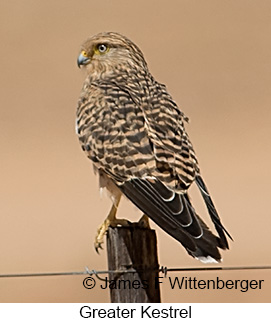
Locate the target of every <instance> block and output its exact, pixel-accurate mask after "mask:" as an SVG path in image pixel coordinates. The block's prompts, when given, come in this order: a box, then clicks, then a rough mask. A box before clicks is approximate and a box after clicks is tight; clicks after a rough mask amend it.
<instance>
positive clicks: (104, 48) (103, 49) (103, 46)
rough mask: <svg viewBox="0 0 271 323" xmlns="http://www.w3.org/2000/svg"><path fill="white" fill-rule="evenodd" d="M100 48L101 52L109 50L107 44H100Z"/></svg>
mask: <svg viewBox="0 0 271 323" xmlns="http://www.w3.org/2000/svg"><path fill="white" fill-rule="evenodd" d="M98 50H99V52H100V53H105V52H106V51H107V46H106V45H105V44H100V45H98Z"/></svg>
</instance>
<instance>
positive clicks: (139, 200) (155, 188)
mask: <svg viewBox="0 0 271 323" xmlns="http://www.w3.org/2000/svg"><path fill="white" fill-rule="evenodd" d="M78 65H79V66H81V65H84V66H85V67H86V70H87V78H86V80H85V82H84V85H83V89H82V93H81V96H80V98H79V102H78V108H77V121H76V123H77V125H76V127H77V133H78V136H79V139H80V142H81V146H82V149H83V150H84V151H85V153H86V154H87V156H88V158H90V159H91V160H92V161H93V163H94V166H95V169H97V170H98V171H99V174H100V176H101V178H103V180H101V185H102V186H106V187H107V188H108V189H109V190H110V191H111V193H112V194H113V197H114V199H115V202H114V203H115V204H116V205H115V206H113V207H112V210H113V208H115V209H114V211H112V210H111V212H113V213H114V215H115V213H116V207H117V204H118V202H119V199H120V196H121V192H122V193H124V194H125V195H126V196H127V197H128V198H129V199H130V200H131V201H132V202H133V203H134V204H135V205H137V206H138V208H139V209H141V210H142V211H143V212H144V213H145V214H146V215H147V216H149V217H150V218H152V220H153V221H154V222H156V223H157V224H158V225H160V227H161V228H162V229H164V230H165V231H166V232H168V233H169V234H170V235H171V236H173V237H174V238H175V239H177V240H178V241H180V242H181V243H182V244H183V246H184V247H185V248H186V250H187V252H188V253H189V254H190V255H192V256H194V257H196V258H199V259H200V260H206V261H209V260H216V261H219V260H220V259H221V256H220V253H219V251H218V249H217V247H220V248H223V249H226V248H228V243H227V239H226V236H225V233H224V232H226V233H227V231H226V230H225V229H224V227H223V226H222V224H221V222H220V219H219V216H218V214H217V212H216V210H215V207H214V205H213V202H212V200H211V197H210V195H209V193H208V191H207V188H206V186H205V184H204V182H203V180H202V178H201V176H200V170H199V167H198V162H197V158H196V155H195V152H194V149H193V146H192V144H191V142H190V140H189V137H188V135H187V133H186V131H185V127H184V123H185V122H186V121H188V119H187V117H186V116H185V115H184V114H183V112H182V111H181V110H180V109H179V108H178V106H177V105H176V103H175V102H174V100H173V99H172V97H171V96H170V95H169V94H168V92H167V90H166V87H165V86H164V85H163V84H160V83H158V82H157V81H156V80H155V79H154V78H153V76H152V75H151V74H150V72H149V70H148V67H147V63H146V61H145V59H144V57H143V54H142V52H141V51H140V49H139V48H138V47H137V46H136V45H135V44H133V43H132V42H131V41H130V40H129V39H127V38H126V37H124V36H122V35H120V34H118V33H112V32H110V33H101V34H98V35H96V36H93V37H92V38H90V39H88V40H87V41H86V42H85V43H84V44H83V45H82V48H81V53H80V55H79V58H78ZM105 177H106V178H107V181H104V178H105ZM194 181H195V182H196V183H197V185H198V186H199V188H200V191H201V193H202V195H203V198H204V200H205V202H206V205H207V208H208V211H209V213H210V215H211V218H212V220H213V222H214V225H215V227H216V230H217V232H218V235H219V237H216V236H215V235H213V234H212V233H211V232H210V230H209V229H208V228H207V226H206V225H205V224H204V223H203V221H202V220H201V219H200V218H199V217H198V215H197V214H196V212H195V210H194V208H193V207H192V205H191V202H190V200H189V197H188V195H187V190H188V188H189V187H190V185H191V184H192V183H193V182H194ZM104 183H106V184H104ZM108 183H110V184H108ZM109 186H110V188H109ZM116 200H117V202H116ZM111 212H110V214H111ZM113 213H112V214H113ZM112 214H111V215H112ZM100 230H101V231H103V233H104V231H105V230H106V228H104V227H103V228H102V229H101V228H100ZM227 234H228V233H227ZM228 236H229V237H230V235H229V234H228ZM100 238H101V237H99V239H100ZM99 239H98V240H99ZM98 242H99V243H100V241H98Z"/></svg>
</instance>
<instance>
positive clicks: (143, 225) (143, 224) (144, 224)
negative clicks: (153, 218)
mask: <svg viewBox="0 0 271 323" xmlns="http://www.w3.org/2000/svg"><path fill="white" fill-rule="evenodd" d="M137 224H138V226H139V227H141V228H145V229H150V223H149V217H148V216H147V215H146V214H143V215H142V217H141V218H140V219H139V221H138V223H137Z"/></svg>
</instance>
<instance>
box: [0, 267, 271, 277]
mask: <svg viewBox="0 0 271 323" xmlns="http://www.w3.org/2000/svg"><path fill="white" fill-rule="evenodd" d="M270 269H271V266H239V267H238V266H237V267H195V268H167V267H163V266H162V267H160V268H159V269H157V270H154V269H151V271H157V272H162V273H163V274H164V275H165V276H166V274H167V273H169V272H185V271H217V270H224V271H227V270H270ZM137 272H139V270H136V269H127V270H94V269H93V270H89V269H88V267H85V270H84V271H72V272H56V273H22V274H0V278H23V277H48V276H76V275H90V276H92V275H96V276H97V278H99V279H101V278H100V277H99V276H98V275H100V274H129V273H137ZM143 272H146V269H144V270H143Z"/></svg>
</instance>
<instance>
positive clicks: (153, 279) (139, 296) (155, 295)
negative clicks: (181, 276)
mask: <svg viewBox="0 0 271 323" xmlns="http://www.w3.org/2000/svg"><path fill="white" fill-rule="evenodd" d="M107 256H108V269H109V270H118V271H123V270H129V269H130V270H135V272H134V273H120V274H116V273H110V274H109V280H110V282H109V288H110V298H111V303H160V301H161V300H160V288H159V283H158V279H157V277H158V275H159V271H158V269H159V264H158V256H157V243H156V234H155V231H154V230H151V229H149V228H142V227H139V226H136V225H135V226H131V227H116V228H111V227H110V228H109V230H108V234H107Z"/></svg>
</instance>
